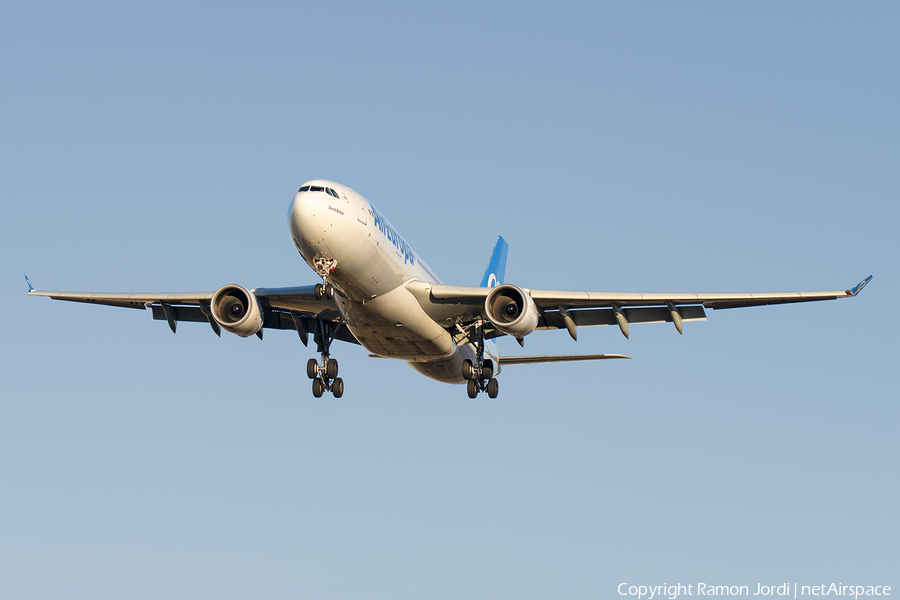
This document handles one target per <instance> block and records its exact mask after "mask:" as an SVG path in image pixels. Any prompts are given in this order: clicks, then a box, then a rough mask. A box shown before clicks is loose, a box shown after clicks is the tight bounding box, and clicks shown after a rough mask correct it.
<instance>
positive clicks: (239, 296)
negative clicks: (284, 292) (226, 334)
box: [210, 285, 263, 337]
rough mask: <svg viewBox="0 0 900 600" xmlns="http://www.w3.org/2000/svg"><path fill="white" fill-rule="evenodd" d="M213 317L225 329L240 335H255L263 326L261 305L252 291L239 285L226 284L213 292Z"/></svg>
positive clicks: (211, 305)
mask: <svg viewBox="0 0 900 600" xmlns="http://www.w3.org/2000/svg"><path fill="white" fill-rule="evenodd" d="M210 308H211V310H212V315H213V319H215V320H216V323H218V324H219V325H221V326H222V329H224V330H225V331H230V332H231V333H234V334H237V335H239V336H241V337H249V336H251V335H255V334H256V333H257V332H258V331H259V330H260V329H262V326H263V313H262V307H261V306H260V305H259V300H257V298H256V296H254V295H253V292H251V291H250V290H248V289H247V288H245V287H241V286H239V285H226V286H223V287H221V288H219V290H218V291H217V292H216V293H215V294H213V297H212V302H211V303H210Z"/></svg>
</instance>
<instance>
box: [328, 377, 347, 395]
mask: <svg viewBox="0 0 900 600" xmlns="http://www.w3.org/2000/svg"><path fill="white" fill-rule="evenodd" d="M331 393H332V394H334V397H335V398H340V397H341V396H343V395H344V380H343V379H341V378H340V377H338V378H337V379H335V380H334V382H333V383H332V384H331Z"/></svg>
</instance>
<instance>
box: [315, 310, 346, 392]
mask: <svg viewBox="0 0 900 600" xmlns="http://www.w3.org/2000/svg"><path fill="white" fill-rule="evenodd" d="M317 327H318V330H317V331H316V336H315V337H316V342H318V345H319V348H318V349H319V351H320V352H321V353H322V364H321V365H320V364H319V362H318V361H317V360H316V359H315V358H311V359H309V361H307V363H306V376H307V377H309V378H310V379H312V393H313V396H314V397H315V398H321V397H322V394H324V393H325V392H326V391H329V392H331V393H332V394H333V395H334V397H335V398H340V397H341V396H343V395H344V380H343V379H341V378H340V377H338V361H337V359H335V358H331V357H330V355H329V353H328V350H329V348H330V347H331V342H332V341H333V340H334V335H335V334H336V333H337V328H335V329H334V330H332V327H331V324H330V323H328V322H327V321H317ZM337 327H340V325H338V326H337Z"/></svg>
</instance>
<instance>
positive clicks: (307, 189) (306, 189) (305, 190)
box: [297, 185, 309, 193]
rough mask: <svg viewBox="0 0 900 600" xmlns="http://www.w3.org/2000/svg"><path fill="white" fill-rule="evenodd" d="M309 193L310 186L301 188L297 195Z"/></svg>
mask: <svg viewBox="0 0 900 600" xmlns="http://www.w3.org/2000/svg"><path fill="white" fill-rule="evenodd" d="M308 191H309V186H308V185H304V186H303V187H302V188H300V189H299V190H297V193H300V192H308Z"/></svg>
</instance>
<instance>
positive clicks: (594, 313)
mask: <svg viewBox="0 0 900 600" xmlns="http://www.w3.org/2000/svg"><path fill="white" fill-rule="evenodd" d="M567 312H568V313H569V316H571V317H572V320H573V321H575V325H577V326H578V327H593V326H597V325H617V324H618V321H617V320H616V313H615V312H614V311H613V310H612V309H611V308H591V309H579V310H569V311H567ZM678 312H679V313H681V320H682V321H705V320H706V311H704V310H703V307H702V306H691V305H687V306H679V307H678ZM622 313H623V314H624V315H625V318H626V319H627V320H628V322H629V323H671V322H672V313H670V312H669V309H668V308H666V307H657V306H642V307H635V308H623V309H622ZM565 328H566V324H565V321H563V317H562V315H561V314H560V312H559V310H556V311H549V310H547V311H545V312H544V316H543V318H542V319H540V320H539V321H538V329H565Z"/></svg>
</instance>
